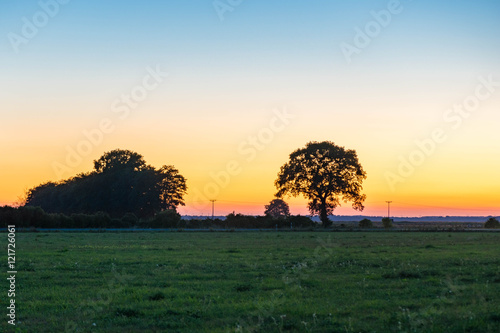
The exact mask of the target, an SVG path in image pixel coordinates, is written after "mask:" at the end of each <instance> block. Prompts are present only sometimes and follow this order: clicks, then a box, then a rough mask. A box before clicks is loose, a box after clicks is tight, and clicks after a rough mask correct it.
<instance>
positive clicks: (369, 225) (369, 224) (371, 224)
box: [359, 219, 373, 228]
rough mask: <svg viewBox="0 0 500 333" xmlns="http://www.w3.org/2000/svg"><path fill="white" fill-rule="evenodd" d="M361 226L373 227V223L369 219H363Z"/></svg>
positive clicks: (360, 222)
mask: <svg viewBox="0 0 500 333" xmlns="http://www.w3.org/2000/svg"><path fill="white" fill-rule="evenodd" d="M359 227H360V228H371V227H373V223H372V221H371V220H369V219H362V220H361V221H359Z"/></svg>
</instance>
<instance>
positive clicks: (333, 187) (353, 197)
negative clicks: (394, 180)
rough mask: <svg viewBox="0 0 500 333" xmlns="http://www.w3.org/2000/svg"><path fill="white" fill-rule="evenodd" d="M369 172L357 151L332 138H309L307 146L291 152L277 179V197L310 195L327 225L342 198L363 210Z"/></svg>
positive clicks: (311, 206) (314, 209)
mask: <svg viewBox="0 0 500 333" xmlns="http://www.w3.org/2000/svg"><path fill="white" fill-rule="evenodd" d="M364 179H366V173H365V171H364V170H363V168H362V167H361V164H360V163H359V161H358V157H357V154H356V151H354V150H350V149H348V150H346V149H345V148H344V147H339V146H337V145H335V144H334V143H333V142H330V141H323V142H309V143H307V145H306V147H305V148H301V149H297V150H295V151H294V152H293V153H291V154H290V159H289V161H288V162H287V163H286V164H285V165H283V166H282V167H281V169H280V172H279V173H278V178H277V179H276V181H275V185H276V188H277V189H278V192H277V193H276V196H277V197H283V196H284V195H285V194H289V195H292V196H298V195H301V194H302V195H303V196H304V197H306V198H307V199H309V204H308V208H309V211H310V212H311V213H312V214H319V216H320V219H321V222H322V223H323V226H324V227H327V226H329V225H330V224H331V222H330V220H329V219H328V215H331V214H332V213H333V210H334V209H335V208H336V207H337V206H340V202H341V201H344V202H348V201H352V207H353V208H354V209H356V210H360V211H361V210H363V209H364V206H363V202H364V200H365V198H366V195H364V194H361V190H362V188H363V187H362V183H363V180H364Z"/></svg>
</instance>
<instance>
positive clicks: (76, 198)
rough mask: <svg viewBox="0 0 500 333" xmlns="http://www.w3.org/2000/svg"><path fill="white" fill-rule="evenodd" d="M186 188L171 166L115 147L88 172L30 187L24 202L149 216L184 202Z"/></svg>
mask: <svg viewBox="0 0 500 333" xmlns="http://www.w3.org/2000/svg"><path fill="white" fill-rule="evenodd" d="M186 191H187V187H186V179H185V178H184V177H183V176H182V175H180V174H179V171H178V170H177V169H175V168H174V167H173V166H163V167H161V168H160V169H155V168H154V167H152V166H150V165H147V164H146V162H145V161H144V158H143V157H142V155H140V154H138V153H135V152H132V151H130V150H119V149H117V150H113V151H111V152H107V153H105V154H104V155H103V156H102V157H101V158H99V159H98V160H96V161H94V170H93V171H91V172H89V173H82V174H79V175H77V176H75V177H73V178H70V179H67V180H64V181H61V182H58V183H54V182H49V183H45V184H42V185H39V186H37V187H35V188H33V189H31V190H29V191H28V195H27V200H26V205H27V206H39V207H41V208H43V209H44V210H45V211H46V212H48V213H64V214H68V215H69V214H75V213H84V214H92V213H96V212H105V213H108V214H109V215H110V216H113V217H121V216H123V215H124V214H126V213H132V214H135V215H136V216H138V217H149V216H152V215H154V214H155V213H157V212H159V211H162V210H166V209H176V207H177V206H179V205H184V200H183V197H184V195H185V194H186Z"/></svg>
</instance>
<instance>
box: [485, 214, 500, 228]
mask: <svg viewBox="0 0 500 333" xmlns="http://www.w3.org/2000/svg"><path fill="white" fill-rule="evenodd" d="M484 227H485V228H487V229H496V228H500V222H498V220H497V219H496V218H494V217H490V218H489V219H488V220H487V221H486V222H485V223H484Z"/></svg>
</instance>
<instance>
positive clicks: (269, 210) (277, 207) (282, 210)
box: [264, 199, 290, 219]
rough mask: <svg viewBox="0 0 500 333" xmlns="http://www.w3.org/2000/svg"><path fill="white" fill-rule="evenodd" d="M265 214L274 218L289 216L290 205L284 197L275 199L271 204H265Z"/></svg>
mask: <svg viewBox="0 0 500 333" xmlns="http://www.w3.org/2000/svg"><path fill="white" fill-rule="evenodd" d="M265 208H266V210H265V212H264V214H265V215H267V216H270V217H272V218H273V219H280V218H287V217H289V216H290V207H289V206H288V204H287V203H286V202H285V201H283V200H282V199H273V200H271V202H270V203H269V205H266V206H265Z"/></svg>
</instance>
